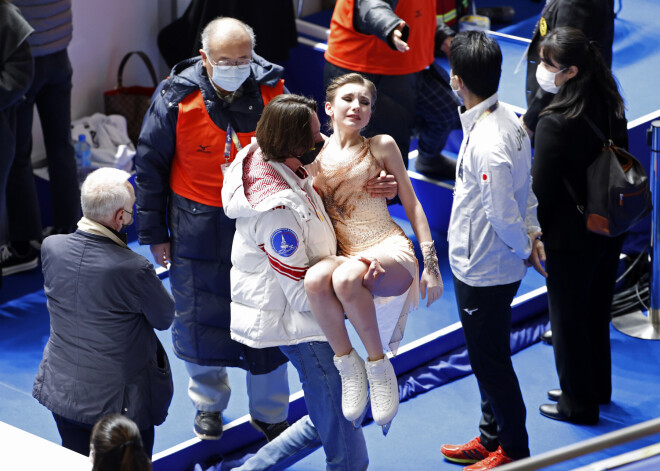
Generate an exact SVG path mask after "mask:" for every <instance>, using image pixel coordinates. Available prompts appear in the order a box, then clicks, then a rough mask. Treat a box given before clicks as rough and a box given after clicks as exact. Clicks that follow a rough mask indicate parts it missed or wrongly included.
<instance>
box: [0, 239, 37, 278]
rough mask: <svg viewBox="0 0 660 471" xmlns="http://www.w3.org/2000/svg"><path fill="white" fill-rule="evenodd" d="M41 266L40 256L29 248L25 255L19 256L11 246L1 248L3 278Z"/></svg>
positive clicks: (0, 263)
mask: <svg viewBox="0 0 660 471" xmlns="http://www.w3.org/2000/svg"><path fill="white" fill-rule="evenodd" d="M38 266H39V254H38V253H37V251H36V250H34V249H33V248H32V247H29V246H28V250H27V252H26V253H25V254H19V253H18V252H17V251H16V250H15V249H14V248H13V247H12V245H11V244H5V245H2V246H0V267H2V276H9V275H14V274H16V273H20V272H23V271H28V270H32V269H33V268H37V267H38Z"/></svg>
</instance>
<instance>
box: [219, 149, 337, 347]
mask: <svg viewBox="0 0 660 471" xmlns="http://www.w3.org/2000/svg"><path fill="white" fill-rule="evenodd" d="M253 153H254V155H253ZM244 172H245V173H246V174H245V175H244ZM248 195H250V196H248ZM222 204H223V207H224V210H225V213H226V214H227V216H228V217H230V218H232V219H236V234H235V235H234V243H233V246H232V255H231V262H232V269H231V298H232V302H231V336H232V338H233V339H234V340H236V341H238V342H241V343H243V344H245V345H248V346H250V347H255V348H264V347H273V346H278V345H292V344H297V343H302V342H311V341H326V338H325V336H324V335H323V331H322V330H321V328H320V327H319V325H318V323H317V322H316V320H315V319H314V316H313V315H312V313H311V311H310V309H309V305H308V302H307V295H306V294H305V288H304V285H303V280H304V277H305V273H306V272H307V269H308V268H309V267H310V266H311V265H313V264H315V263H316V262H318V261H319V260H321V259H322V258H325V257H327V256H329V255H335V254H336V250H337V240H336V238H335V233H334V230H333V228H332V223H331V222H330V219H329V218H328V216H327V214H326V212H325V209H323V202H322V201H321V198H320V196H319V195H318V193H317V192H316V190H315V189H314V187H313V184H312V178H311V177H307V178H301V177H300V176H298V175H296V173H294V172H293V171H292V170H290V169H289V168H288V167H287V166H286V165H284V164H282V163H278V162H271V161H264V160H263V159H262V158H261V150H260V149H259V147H258V145H257V143H256V139H253V140H252V143H251V144H250V145H249V146H247V147H246V148H245V149H243V150H242V151H241V152H240V153H239V154H238V155H237V156H236V159H235V160H234V162H233V163H232V164H231V165H230V166H229V168H228V169H227V171H226V173H225V176H224V184H223V187H222Z"/></svg>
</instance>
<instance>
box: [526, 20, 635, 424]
mask: <svg viewBox="0 0 660 471" xmlns="http://www.w3.org/2000/svg"><path fill="white" fill-rule="evenodd" d="M540 51H541V63H540V64H539V67H538V70H537V73H536V76H537V80H538V82H539V85H540V86H541V87H542V88H543V89H544V90H546V91H548V92H550V93H554V94H556V95H555V97H554V99H553V100H552V102H551V103H550V105H548V106H547V107H546V108H545V109H544V110H543V111H542V112H541V114H540V120H539V123H538V126H537V128H536V135H535V139H536V146H535V147H536V151H535V157H534V162H533V165H532V176H533V179H534V185H533V188H534V193H535V194H536V196H537V198H538V201H539V206H538V218H539V221H540V223H541V227H543V242H544V243H545V250H546V255H547V261H546V271H547V273H548V278H547V286H548V304H549V311H550V323H551V328H552V343H553V348H554V353H555V363H556V366H557V373H558V376H559V385H560V389H552V390H550V391H548V397H549V398H550V399H551V400H555V401H557V404H543V405H542V406H541V408H540V412H541V414H543V415H544V416H546V417H549V418H551V419H556V420H563V421H568V422H573V423H581V424H595V423H596V422H598V415H599V404H606V403H609V402H610V400H611V395H612V378H611V358H610V337H609V320H610V305H611V303H612V296H613V292H614V285H615V281H616V272H617V266H618V259H619V253H620V252H621V247H622V244H623V239H624V237H625V235H620V236H618V237H606V236H602V235H598V234H595V233H593V232H590V231H588V230H587V227H586V223H585V219H584V216H583V215H582V214H581V212H580V211H579V210H578V208H577V206H578V203H581V204H582V203H583V202H584V201H585V200H586V192H587V167H588V166H589V165H590V164H591V163H592V162H593V161H594V159H595V158H596V157H597V156H598V154H599V153H600V151H601V149H602V147H603V144H604V143H603V142H602V140H601V139H600V138H599V137H597V135H596V132H595V131H594V129H592V125H593V126H595V127H596V128H598V129H599V130H600V132H601V133H602V134H604V135H605V136H606V137H607V138H609V139H612V140H613V141H614V143H615V144H616V145H617V146H618V147H622V148H627V146H628V136H627V126H626V124H627V123H626V118H625V108H624V103H623V98H622V97H621V94H620V93H619V90H618V86H617V83H616V81H615V79H614V77H613V76H612V73H611V72H610V70H609V69H608V67H607V66H606V65H605V62H604V61H603V58H602V56H601V54H600V52H599V50H598V48H597V46H596V45H595V44H594V43H593V42H590V41H589V40H588V39H587V38H586V36H585V35H584V34H583V33H582V32H581V31H579V30H577V29H574V28H570V27H561V28H556V29H554V30H553V31H552V32H550V33H549V34H548V35H547V36H546V37H545V38H544V39H543V41H542V42H541V45H540ZM571 192H572V193H574V194H573V195H571Z"/></svg>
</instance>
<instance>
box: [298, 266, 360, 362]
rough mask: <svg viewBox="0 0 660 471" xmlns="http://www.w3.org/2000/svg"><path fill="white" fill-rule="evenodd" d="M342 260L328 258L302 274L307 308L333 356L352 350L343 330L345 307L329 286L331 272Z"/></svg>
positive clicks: (344, 327)
mask: <svg viewBox="0 0 660 471" xmlns="http://www.w3.org/2000/svg"><path fill="white" fill-rule="evenodd" d="M344 260H345V259H344V258H343V257H327V258H324V259H323V260H321V261H320V262H318V263H317V264H316V265H314V266H312V267H310V269H309V270H307V274H306V275H305V291H306V292H307V299H308V300H309V307H310V308H311V309H312V314H314V317H315V318H316V321H317V322H318V323H319V326H321V329H322V330H323V333H324V334H325V336H326V337H327V338H328V342H329V343H330V347H332V350H333V351H334V352H335V355H336V356H338V357H339V356H343V355H348V354H349V353H350V351H351V350H352V349H353V346H352V345H351V341H350V340H349V338H348V332H347V331H346V323H345V321H344V307H343V306H342V304H341V302H339V299H337V295H336V294H335V291H334V288H333V286H332V274H333V272H334V271H335V270H336V269H337V267H339V266H340V265H341V264H342V262H343V261H344Z"/></svg>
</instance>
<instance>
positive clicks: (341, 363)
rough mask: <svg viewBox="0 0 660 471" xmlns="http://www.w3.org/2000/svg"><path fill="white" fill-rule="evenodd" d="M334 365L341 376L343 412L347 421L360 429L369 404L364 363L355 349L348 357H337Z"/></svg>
mask: <svg viewBox="0 0 660 471" xmlns="http://www.w3.org/2000/svg"><path fill="white" fill-rule="evenodd" d="M334 363H335V367H336V368H337V370H338V371H339V375H340V376H341V409H342V412H343V413H344V417H346V420H349V421H351V422H353V426H354V427H355V428H359V427H360V425H362V419H364V413H365V412H366V408H367V404H368V402H369V393H368V383H367V372H366V371H365V369H364V361H363V360H362V358H360V355H358V354H357V352H356V351H355V350H354V349H353V350H351V352H350V353H349V354H348V355H343V356H341V357H338V356H335V357H334Z"/></svg>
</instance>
